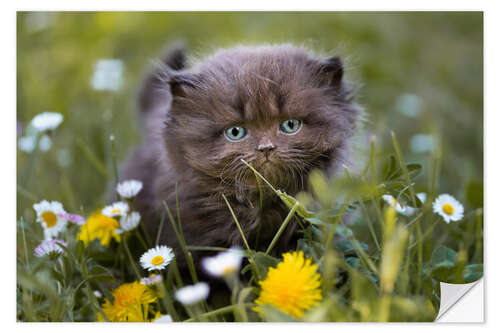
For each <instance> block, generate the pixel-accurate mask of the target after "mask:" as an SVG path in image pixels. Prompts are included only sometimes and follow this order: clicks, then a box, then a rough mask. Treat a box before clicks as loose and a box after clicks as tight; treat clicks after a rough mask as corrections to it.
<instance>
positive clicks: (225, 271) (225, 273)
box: [222, 267, 234, 275]
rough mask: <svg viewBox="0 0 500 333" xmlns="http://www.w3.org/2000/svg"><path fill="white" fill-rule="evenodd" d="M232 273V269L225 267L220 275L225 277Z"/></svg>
mask: <svg viewBox="0 0 500 333" xmlns="http://www.w3.org/2000/svg"><path fill="white" fill-rule="evenodd" d="M233 271H234V269H233V267H226V268H224V270H223V271H222V275H227V274H230V273H232V272H233Z"/></svg>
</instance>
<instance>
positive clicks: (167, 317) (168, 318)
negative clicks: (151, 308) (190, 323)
mask: <svg viewBox="0 0 500 333" xmlns="http://www.w3.org/2000/svg"><path fill="white" fill-rule="evenodd" d="M172 321H173V320H172V317H171V316H170V315H168V314H167V315H163V316H161V317H158V318H157V319H156V320H155V321H154V322H155V323H171V322H172Z"/></svg>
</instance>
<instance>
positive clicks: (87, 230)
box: [77, 210, 120, 246]
mask: <svg viewBox="0 0 500 333" xmlns="http://www.w3.org/2000/svg"><path fill="white" fill-rule="evenodd" d="M118 228H119V224H118V221H117V220H115V219H114V218H111V217H109V216H105V215H103V214H101V210H97V211H95V212H94V213H93V214H92V215H91V216H90V217H89V218H88V219H87V222H86V223H85V224H83V225H82V226H80V232H79V234H78V235H77V238H78V239H79V240H82V241H83V242H84V243H85V245H87V244H88V243H90V242H92V241H93V240H94V239H99V241H100V243H101V245H102V246H109V243H110V241H111V238H114V239H115V240H116V241H117V242H119V241H120V235H118V234H117V233H116V230H117V229H118Z"/></svg>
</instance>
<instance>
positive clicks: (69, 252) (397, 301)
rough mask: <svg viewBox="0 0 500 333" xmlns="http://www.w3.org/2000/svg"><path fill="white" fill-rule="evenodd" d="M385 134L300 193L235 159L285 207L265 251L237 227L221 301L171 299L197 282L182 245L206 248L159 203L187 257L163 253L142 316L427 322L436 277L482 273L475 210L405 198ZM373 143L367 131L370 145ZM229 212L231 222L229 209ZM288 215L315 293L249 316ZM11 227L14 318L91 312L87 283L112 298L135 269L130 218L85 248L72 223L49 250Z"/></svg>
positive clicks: (33, 232) (405, 169) (412, 167)
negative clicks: (453, 212)
mask: <svg viewBox="0 0 500 333" xmlns="http://www.w3.org/2000/svg"><path fill="white" fill-rule="evenodd" d="M392 137H393V146H394V147H393V148H394V152H395V155H396V157H395V156H393V155H390V156H387V158H386V161H381V160H376V159H375V156H376V154H375V153H372V154H370V158H369V160H368V163H367V167H366V168H365V169H364V172H363V173H361V174H351V172H350V171H349V170H348V169H347V168H346V169H345V172H344V176H336V177H334V178H332V179H327V178H325V177H324V176H323V175H322V174H321V173H320V172H314V173H313V174H312V175H311V177H310V182H311V186H312V191H311V193H306V192H301V193H299V194H298V195H297V196H296V197H292V196H290V195H288V194H286V193H284V192H282V191H279V190H276V189H275V188H274V187H273V186H272V184H270V183H269V182H268V181H267V180H266V179H265V178H263V177H262V176H261V175H260V174H259V172H258V171H257V170H255V169H254V168H253V167H252V166H251V165H250V164H248V163H246V162H245V161H241V162H242V163H245V164H246V165H247V166H248V167H249V168H251V169H252V170H253V172H254V173H255V175H256V177H258V178H260V180H261V181H262V183H263V184H265V185H263V186H269V187H270V188H271V189H272V190H273V191H274V192H275V194H276V195H277V196H279V197H280V198H281V200H282V201H283V202H284V203H285V204H286V205H287V206H288V207H289V208H290V212H289V214H288V215H287V216H286V218H285V219H284V220H283V223H282V226H281V228H280V229H279V230H278V232H277V233H276V235H275V236H274V238H273V239H272V241H271V242H270V244H269V245H268V248H267V251H266V252H265V253H263V252H256V251H254V250H253V249H252V248H251V246H250V244H248V242H247V241H246V236H245V235H244V234H243V232H242V230H241V228H239V230H240V232H241V236H242V238H243V240H244V243H245V249H244V250H243V251H244V256H245V257H246V258H247V259H248V266H246V267H242V269H241V275H240V277H241V281H240V279H239V278H238V280H237V281H238V283H234V282H233V283H231V284H229V286H231V288H232V294H233V296H232V297H231V301H230V302H229V304H228V303H227V302H226V303H222V304H221V303H220V301H218V302H215V303H205V302H203V303H200V304H199V305H194V306H186V307H183V306H182V304H180V303H179V302H177V301H175V298H174V294H175V291H176V290H178V289H179V288H182V287H183V286H185V285H187V284H191V283H196V282H198V276H197V272H196V269H195V264H196V263H194V262H193V260H192V256H191V251H205V250H214V249H213V248H203V247H196V246H193V244H186V243H185V241H184V239H183V234H182V223H181V221H180V220H179V221H176V220H175V219H174V217H173V215H172V214H171V211H170V209H169V207H168V206H166V205H165V211H166V213H167V216H168V219H169V220H170V223H171V224H172V226H173V227H174V231H175V232H176V235H177V237H178V238H179V240H180V244H181V246H182V251H183V253H184V256H185V257H186V258H188V267H189V268H190V269H189V272H190V275H189V276H181V274H180V272H179V271H178V269H177V265H176V263H175V260H174V261H173V262H172V263H171V264H170V265H169V266H168V267H167V270H166V272H162V274H164V284H162V285H161V291H160V290H156V292H158V294H157V295H158V298H159V299H158V300H157V301H156V302H155V303H154V305H153V306H152V307H151V308H150V309H151V310H150V311H151V313H147V314H146V317H148V318H149V319H151V318H152V316H153V314H154V313H153V312H152V311H155V312H161V313H163V314H165V313H169V314H171V315H172V317H173V318H174V320H176V321H193V320H194V321H200V320H203V321H212V320H215V321H221V320H222V321H232V320H240V321H260V320H270V321H296V320H301V321H302V320H303V321H432V320H433V319H434V318H435V316H436V315H437V313H438V311H439V297H440V296H439V292H440V287H439V281H443V282H449V283H467V282H471V281H474V280H476V279H478V278H479V277H480V276H481V275H482V260H481V258H482V252H481V251H482V247H481V246H480V245H478V244H481V243H482V210H481V209H480V208H478V209H475V210H474V209H468V207H466V210H465V211H466V214H465V217H464V218H463V219H462V220H460V221H458V222H451V223H450V224H446V223H445V222H444V221H443V219H442V218H441V217H440V216H439V215H437V214H435V213H433V211H432V207H431V203H432V200H433V199H434V198H433V197H428V199H427V200H426V201H425V202H424V203H422V202H420V200H419V199H418V198H417V197H416V194H415V182H416V179H417V178H418V175H419V172H420V171H421V170H422V169H421V168H420V167H419V166H418V165H417V164H415V163H405V162H404V160H403V156H402V155H401V153H400V147H399V145H398V141H397V138H396V135H395V134H394V133H392ZM375 146H376V145H375V142H374V141H372V145H371V147H372V148H371V149H372V152H374V150H375ZM395 160H396V161H398V162H397V163H394V161H395ZM434 165H439V161H438V162H436V163H434ZM115 172H116V170H115ZM429 172H430V173H432V174H433V173H435V172H436V171H435V170H430V171H429ZM368 175H371V176H370V177H367V176H368ZM367 178H368V179H367ZM386 193H390V194H391V195H393V197H395V198H398V199H397V200H398V201H399V202H400V203H401V204H402V205H410V206H412V207H416V208H417V211H416V212H415V213H414V214H413V215H412V216H404V215H402V214H398V213H397V212H396V210H395V209H393V208H392V207H390V206H389V205H387V204H386V203H385V201H383V200H382V199H381V195H382V194H386ZM428 193H431V189H429V192H428ZM226 203H227V205H228V210H229V211H230V212H231V213H232V209H231V206H230V205H229V202H227V200H226ZM177 216H180V214H177ZM232 216H233V218H234V223H235V224H236V225H237V226H238V227H239V223H238V220H237V218H236V216H235V215H234V213H232ZM347 216H348V217H347ZM292 218H295V219H298V220H300V221H301V223H300V224H299V225H300V228H299V230H298V232H299V233H300V234H301V235H302V237H301V239H300V240H299V243H298V247H297V249H296V250H297V251H302V252H303V253H304V254H305V255H306V257H308V258H310V259H311V260H312V261H313V262H314V263H316V264H317V265H318V271H319V273H320V274H321V276H322V295H323V299H322V301H321V303H320V304H319V305H317V306H314V307H312V308H311V309H310V310H309V311H307V312H306V314H305V316H304V317H303V318H294V317H291V316H289V315H287V314H285V313H283V312H281V311H279V309H277V308H273V307H271V306H268V307H265V308H264V309H265V310H264V315H262V316H259V315H257V314H256V312H255V311H253V310H252V307H254V306H255V304H253V301H254V300H255V298H256V297H257V296H258V295H259V292H260V284H259V281H263V280H264V279H265V277H266V275H267V272H268V270H269V268H270V267H275V266H276V265H277V264H278V263H279V262H280V260H281V258H274V257H272V256H270V255H269V253H270V250H271V249H272V248H273V245H274V244H275V243H276V242H277V240H278V239H279V237H280V235H281V232H282V231H283V230H284V228H285V226H286V225H287V224H288V223H289V221H291V219H292ZM346 221H349V222H346ZM18 232H19V234H20V235H22V248H23V251H22V253H19V256H18V285H17V286H18V314H17V316H18V320H22V321H94V320H96V318H97V314H98V313H102V310H101V306H102V299H101V300H99V299H97V298H96V297H95V296H94V291H96V290H98V291H100V292H101V293H102V294H103V295H105V296H104V297H108V298H110V299H112V297H111V291H112V290H113V288H115V287H116V286H118V285H120V284H123V283H125V282H130V281H134V280H139V279H140V278H142V277H145V276H147V274H146V273H145V272H144V271H142V270H139V268H138V267H139V263H138V254H140V253H142V251H143V249H142V246H141V247H140V248H137V246H135V248H134V251H131V250H130V249H129V245H128V244H130V243H133V244H136V245H137V244H141V242H140V241H139V238H142V236H140V235H141V229H140V228H138V229H136V230H135V231H133V232H132V233H131V234H130V235H129V236H127V237H123V238H122V244H118V243H117V242H114V241H113V242H112V243H111V244H110V245H109V246H108V247H104V246H101V245H99V242H98V241H94V242H92V243H90V244H89V245H88V246H85V245H84V244H83V242H82V241H77V239H76V233H77V232H78V227H77V226H70V227H69V228H68V229H67V230H66V231H65V232H64V233H63V235H62V237H61V238H62V239H64V240H65V241H66V242H67V243H68V247H67V248H64V254H62V255H60V256H59V257H58V258H54V256H46V257H41V258H37V257H34V256H33V246H32V245H31V244H32V242H39V241H40V240H41V238H42V235H41V229H40V225H39V224H38V223H36V222H35V221H34V220H31V221H24V220H23V219H22V218H21V219H20V220H19V222H18ZM27 235H29V238H30V239H31V243H30V242H28V240H27V239H28V237H27ZM436 235H442V236H440V237H434V236H436ZM142 242H146V241H144V240H143V241H142ZM150 245H152V244H150ZM122 246H123V250H124V251H123V250H122ZM216 250H218V251H225V250H227V249H224V248H217V249H216ZM124 252H125V253H124ZM117 261H118V262H117ZM289 278H292V277H289ZM284 283H286V281H284ZM156 288H159V287H156ZM160 295H161V296H160ZM153 309H154V310H153Z"/></svg>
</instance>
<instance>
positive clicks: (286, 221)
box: [266, 201, 299, 254]
mask: <svg viewBox="0 0 500 333" xmlns="http://www.w3.org/2000/svg"><path fill="white" fill-rule="evenodd" d="M297 208H299V202H298V201H297V202H296V203H295V205H293V207H292V209H290V212H289V213H288V215H287V216H286V218H285V220H284V221H283V223H281V226H280V228H279V230H278V232H276V234H275V235H274V237H273V240H272V241H271V243H270V244H269V246H268V248H267V250H266V254H269V252H271V250H272V249H273V247H274V245H275V244H276V242H277V241H278V239H279V238H280V236H281V234H282V233H283V231H285V228H286V226H287V225H288V223H289V222H290V221H291V219H292V217H293V216H294V215H295V211H296V210H297Z"/></svg>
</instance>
